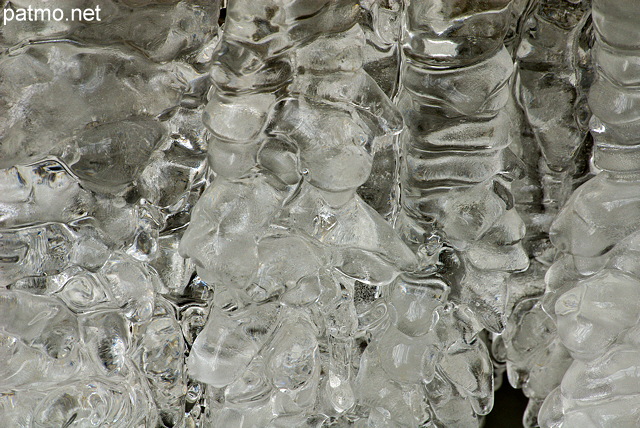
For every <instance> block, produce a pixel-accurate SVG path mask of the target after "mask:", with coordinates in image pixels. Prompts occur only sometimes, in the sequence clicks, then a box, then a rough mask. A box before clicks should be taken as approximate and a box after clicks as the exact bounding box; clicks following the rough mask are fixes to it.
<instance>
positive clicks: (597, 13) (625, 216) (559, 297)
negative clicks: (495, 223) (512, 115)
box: [539, 0, 640, 428]
mask: <svg viewBox="0 0 640 428" xmlns="http://www.w3.org/2000/svg"><path fill="white" fill-rule="evenodd" d="M639 13H640V10H639V9H638V8H637V5H634V4H633V3H632V2H612V1H603V0H595V1H594V2H593V12H592V15H593V23H594V29H595V33H596V39H595V44H594V46H593V53H592V54H593V61H594V65H595V71H596V78H595V81H594V83H593V84H592V86H591V90H590V92H589V105H590V107H591V110H592V112H593V117H592V119H591V122H590V127H591V133H592V136H593V138H594V141H595V148H594V160H593V162H594V165H595V167H596V168H597V169H598V170H599V171H600V172H599V174H598V175H597V176H596V177H594V178H592V179H591V180H589V181H588V182H586V183H585V184H584V185H582V186H581V187H580V188H578V189H577V190H576V191H575V192H574V193H573V195H572V196H571V198H570V200H569V201H568V202H567V204H566V206H565V208H564V209H563V210H562V212H561V213H560V214H559V215H558V217H557V219H556V220H555V221H554V223H553V226H552V228H551V241H552V242H553V244H554V245H555V247H556V248H557V249H558V251H559V252H560V256H559V257H558V258H557V260H556V262H555V263H554V264H553V266H551V268H550V269H549V272H548V274H547V278H546V282H547V290H546V293H545V296H544V298H543V300H542V307H543V309H544V310H545V311H546V312H547V313H549V314H551V315H552V316H553V317H554V320H555V324H556V326H557V335H558V338H559V339H560V341H561V342H562V344H563V345H564V346H565V347H566V348H567V349H568V351H569V353H570V355H571V358H572V361H571V363H570V365H569V367H568V369H567V371H566V373H565V374H564V376H563V377H562V381H561V383H560V385H559V386H558V387H557V388H555V389H554V390H553V391H552V392H551V393H550V395H549V396H547V398H546V399H545V401H544V403H543V405H542V408H541V410H540V414H539V423H540V426H542V427H545V428H546V427H548V428H551V427H556V428H559V427H575V426H585V427H587V426H588V427H605V426H606V427H614V426H616V427H632V426H637V425H638V424H639V423H640V405H639V403H640V402H639V399H638V392H639V391H638V388H637V385H638V382H637V381H636V373H637V371H638V370H637V367H638V358H637V353H638V339H637V337H636V336H637V333H636V332H637V329H638V317H639V314H640V308H639V306H638V298H637V297H638V292H637V290H638V288H637V287H638V284H639V282H638V272H637V268H636V265H637V256H636V254H637V253H636V251H638V249H637V241H638V224H640V223H638V184H637V183H638V164H637V156H636V151H637V150H638V148H637V146H638V129H639V128H638V127H639V123H640V122H639V120H638V111H639V110H638V106H637V99H638V94H639V93H640V92H639V91H638V84H639V83H640V80H639V78H638V76H639V73H638V71H639V68H638V67H639V64H640V62H639V58H640V45H639V40H640V27H639V26H638V22H639V21H638V20H639V19H640V14H639Z"/></svg>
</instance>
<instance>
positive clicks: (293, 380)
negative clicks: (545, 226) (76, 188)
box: [181, 0, 442, 427]
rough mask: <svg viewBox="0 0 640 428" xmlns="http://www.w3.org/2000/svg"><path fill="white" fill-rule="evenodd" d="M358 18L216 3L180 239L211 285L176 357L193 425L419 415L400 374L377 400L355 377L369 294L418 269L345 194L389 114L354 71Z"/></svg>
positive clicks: (309, 5) (335, 5)
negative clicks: (191, 201)
mask: <svg viewBox="0 0 640 428" xmlns="http://www.w3.org/2000/svg"><path fill="white" fill-rule="evenodd" d="M360 13H361V9H360V6H359V4H358V3H357V2H356V1H322V2H317V1H294V2H286V1H271V0H269V1H259V2H258V1H255V0H238V1H231V2H229V4H228V9H227V21H226V23H225V28H224V35H223V38H222V43H221V45H220V46H219V48H218V49H217V51H216V53H215V62H216V65H215V67H214V69H213V71H212V79H213V81H214V88H213V89H212V91H211V92H210V94H209V103H208V106H207V109H206V112H205V115H204V121H205V124H206V125H207V127H208V128H209V130H210V133H211V141H212V142H211V145H210V148H209V162H210V165H211V166H212V168H213V170H214V172H215V174H216V177H215V179H214V181H213V183H212V185H211V186H210V187H209V188H208V190H207V191H206V192H205V193H204V194H203V196H202V198H201V199H200V201H199V202H198V204H197V206H196V207H195V209H194V213H193V216H192V221H191V224H190V226H189V228H188V230H187V232H186V233H185V236H184V239H183V241H182V243H181V249H182V252H183V253H184V254H185V255H188V256H189V257H191V258H192V259H193V260H194V262H195V263H196V265H197V270H198V273H199V276H200V277H201V278H202V280H204V281H205V282H206V283H207V284H209V285H210V286H211V287H213V288H214V290H215V293H214V298H213V303H212V308H211V310H210V313H209V314H208V319H207V321H206V325H205V326H204V329H203V330H202V331H201V332H200V333H199V334H198V335H197V338H196V339H195V341H194V343H193V347H192V348H191V350H190V354H189V357H188V364H187V365H188V372H189V376H191V377H192V378H194V379H195V380H197V381H199V382H201V383H202V384H203V385H204V388H205V396H206V400H207V401H206V402H207V405H208V407H207V412H206V415H205V416H206V418H205V422H206V423H207V424H210V425H211V424H212V425H214V426H225V427H251V426H318V425H319V424H322V423H326V424H328V425H330V424H332V423H335V424H347V423H354V422H357V423H358V424H363V423H367V420H368V419H369V418H370V417H373V418H374V420H377V419H379V417H382V418H383V420H385V421H387V422H389V423H391V422H392V421H397V420H398V418H399V420H401V421H406V420H409V421H411V422H410V425H418V424H419V423H421V422H422V421H424V420H425V419H427V420H428V419H429V418H428V410H427V407H428V406H427V404H426V403H425V402H424V399H422V400H417V401H416V400H414V401H411V400H408V399H407V398H406V396H405V394H404V393H403V389H402V387H401V384H400V383H399V381H392V382H387V383H388V384H389V385H393V391H392V392H393V393H392V395H391V396H387V397H386V399H385V397H384V396H383V397H377V398H375V399H377V400H379V401H382V404H381V405H379V406H377V405H376V406H374V404H377V402H374V401H373V399H372V400H369V396H368V395H367V394H370V393H374V394H377V393H378V392H379V391H376V390H375V389H365V388H361V387H356V386H357V384H358V382H359V379H358V373H359V370H360V366H361V365H362V364H363V363H361V357H362V352H363V349H366V348H367V347H368V345H369V343H370V342H371V340H372V339H371V337H372V336H374V335H375V333H376V332H379V331H380V329H382V328H384V327H386V326H387V325H388V324H389V318H390V314H389V310H388V308H387V306H386V304H385V302H384V301H382V300H381V299H380V298H381V296H382V295H383V294H386V293H388V289H389V287H390V285H391V284H392V283H395V281H397V278H399V277H400V276H401V274H402V273H403V272H410V271H413V270H415V269H416V268H417V259H416V257H415V256H414V254H413V253H412V252H411V250H410V249H409V248H408V247H407V246H406V245H405V244H404V243H403V242H402V240H401V239H400V237H399V236H398V235H397V234H396V232H395V231H394V230H393V228H392V227H391V225H390V224H389V223H387V222H386V221H385V220H384V219H383V218H382V217H381V216H380V215H379V214H378V213H377V212H376V211H375V210H374V209H372V208H371V207H370V206H368V205H367V204H366V203H365V202H364V201H363V200H362V199H361V198H360V197H359V196H358V195H357V194H356V190H357V189H358V187H359V186H361V185H362V184H363V183H364V182H365V181H366V180H367V178H368V177H369V174H370V172H371V167H372V158H373V152H374V150H375V149H376V147H377V145H378V141H379V139H381V138H383V137H385V136H388V135H393V134H397V133H398V132H399V131H400V129H401V125H402V119H401V117H400V114H399V113H398V111H397V110H396V108H395V106H394V105H393V104H392V103H391V102H390V100H389V99H388V97H387V96H386V95H385V94H384V92H383V91H382V90H381V89H380V88H379V87H378V85H377V84H376V83H375V81H374V80H373V79H372V78H371V77H370V76H369V75H368V74H367V73H366V72H364V71H363V69H362V68H363V62H364V61H363V49H364V45H365V35H364V32H363V31H362V29H361V27H360V26H359V25H357V21H358V19H359V15H360ZM441 295H442V293H436V295H435V296H434V297H431V296H425V299H426V300H428V301H433V302H436V301H437V298H439V297H441ZM434 306H435V305H434ZM426 316H427V318H428V322H430V321H431V319H432V313H431V312H430V313H428V314H427V315H426ZM419 345H420V343H417V345H416V347H415V349H416V350H418V348H420V346H419ZM383 349H384V353H386V348H383ZM422 353H424V349H421V350H420V352H419V353H418V355H421V354H422ZM362 358H364V357H362ZM376 358H378V357H377V354H376ZM410 369H411V370H412V371H410V372H409V375H405V377H404V378H402V379H401V380H402V381H404V382H406V378H407V376H408V377H409V378H411V382H412V385H411V388H414V389H416V390H417V391H419V392H420V394H422V398H424V390H423V389H421V388H422V386H421V385H422V384H421V379H420V376H419V373H420V367H419V366H416V367H413V366H412V367H410ZM375 373H376V375H382V374H383V373H382V372H381V371H376V372H375ZM412 375H415V376H412ZM385 376H386V375H385ZM414 384H415V385H414ZM415 398H420V396H418V395H415ZM392 404H393V405H394V406H395V405H396V404H397V406H395V407H390V409H391V410H392V411H393V412H392V413H391V414H389V412H387V413H386V414H382V416H379V415H378V414H377V413H376V414H375V415H374V416H371V414H372V413H375V411H374V409H375V408H376V407H378V408H383V407H384V406H387V407H389V406H391V405H392ZM407 409H409V410H411V412H410V413H407V411H406V410H407ZM425 415H427V416H425ZM384 418H386V419H384ZM407 418H408V419H407Z"/></svg>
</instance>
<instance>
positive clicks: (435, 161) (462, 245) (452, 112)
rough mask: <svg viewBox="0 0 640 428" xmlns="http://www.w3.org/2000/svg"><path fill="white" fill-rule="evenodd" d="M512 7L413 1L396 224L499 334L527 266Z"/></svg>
mask: <svg viewBox="0 0 640 428" xmlns="http://www.w3.org/2000/svg"><path fill="white" fill-rule="evenodd" d="M510 6H511V2H510V1H506V0H505V1H497V2H491V3H487V4H484V3H482V4H476V3H469V2H446V3H444V2H443V3H440V2H432V1H412V2H411V3H410V4H409V5H408V7H407V10H406V12H405V24H404V25H405V31H404V34H403V39H402V47H403V55H404V56H403V64H402V71H401V92H400V94H399V96H398V106H399V108H400V110H401V111H402V112H403V116H404V119H405V122H406V130H405V132H404V133H403V134H402V135H401V137H400V140H401V150H402V157H403V158H402V162H403V163H402V165H401V180H400V182H401V186H402V193H401V200H402V212H401V214H400V217H399V219H398V227H399V229H400V230H401V232H402V234H403V236H405V237H406V239H407V241H408V242H409V243H411V245H412V246H413V247H414V248H416V249H417V251H419V252H420V253H422V254H423V256H424V258H425V260H431V261H434V260H435V261H436V262H437V263H438V265H439V266H440V268H441V269H440V274H441V275H442V276H443V278H445V280H446V281H447V282H448V283H449V284H450V285H451V299H452V300H453V301H454V302H458V303H460V304H462V305H464V306H466V307H468V308H469V309H470V310H471V311H472V312H473V313H474V315H475V317H476V318H477V319H478V320H479V321H480V323H481V324H482V325H483V326H484V327H485V328H487V329H489V330H490V331H493V332H500V331H502V329H503V328H504V323H505V319H504V317H505V309H506V303H507V288H506V284H507V279H508V277H509V275H510V274H511V273H512V272H517V271H521V270H524V269H526V268H527V266H528V264H529V259H528V256H527V254H526V253H525V252H524V250H523V248H522V245H521V244H520V241H521V239H522V238H523V236H524V223H523V222H522V220H521V218H520V217H519V215H518V213H517V212H516V210H515V209H514V199H513V196H512V194H511V191H510V182H511V181H512V180H513V166H514V162H513V161H514V156H513V153H512V152H511V151H510V150H509V145H510V143H511V141H512V135H513V131H514V130H513V127H514V123H515V122H514V120H513V118H512V113H513V111H512V106H513V102H512V99H511V97H512V95H511V91H510V85H509V81H510V79H511V76H512V74H513V61H512V59H511V56H510V55H509V53H508V51H507V50H506V48H505V47H504V45H503V38H504V37H505V34H506V32H507V30H508V29H509V28H510V25H511V17H512V14H511V10H510Z"/></svg>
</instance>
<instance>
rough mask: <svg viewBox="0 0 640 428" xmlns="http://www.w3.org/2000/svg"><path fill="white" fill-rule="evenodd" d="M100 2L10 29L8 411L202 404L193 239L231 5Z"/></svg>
mask: <svg viewBox="0 0 640 428" xmlns="http://www.w3.org/2000/svg"><path fill="white" fill-rule="evenodd" d="M23 3H24V4H23ZM85 3H87V2H82V1H51V2H48V3H47V6H50V7H52V8H55V7H57V8H61V9H63V10H67V11H68V10H69V9H71V8H74V7H79V6H86V4H85ZM100 4H101V5H102V6H103V10H104V11H105V12H106V13H105V15H104V17H105V19H104V20H103V21H101V22H92V23H88V22H87V23H79V22H73V23H72V22H69V23H67V22H48V23H43V22H17V21H16V22H9V23H7V25H5V26H3V28H2V30H1V33H0V34H1V36H0V44H1V46H2V56H1V57H0V97H1V98H2V102H1V103H0V116H1V117H2V121H1V122H0V141H1V142H0V167H2V168H4V169H2V170H0V355H1V358H0V359H1V360H2V365H1V367H0V420H1V421H2V422H3V423H4V424H5V425H6V426H11V427H71V426H82V427H89V426H96V427H98V426H100V427H105V426H109V427H122V428H131V427H143V426H144V427H155V426H171V427H173V426H193V424H194V423H195V421H196V419H197V415H194V414H189V413H188V412H187V411H186V410H187V409H186V406H187V392H188V391H187V388H188V385H187V377H186V372H185V370H184V364H183V361H184V352H185V339H184V337H183V333H182V328H181V325H180V323H179V322H178V308H179V306H177V305H176V304H175V299H173V300H174V302H173V303H171V300H172V295H174V294H178V295H185V294H188V293H187V292H185V288H187V289H190V287H189V286H188V282H189V279H190V277H191V272H190V269H191V268H190V264H189V262H185V260H184V259H182V258H180V257H179V255H178V252H177V242H178V240H179V239H180V235H181V229H183V227H184V225H185V224H186V222H187V221H188V216H189V211H190V206H191V205H192V204H193V203H194V202H195V199H197V197H198V194H199V193H200V189H201V188H202V186H203V184H204V182H205V181H206V177H205V170H206V164H205V151H204V148H205V147H206V141H205V134H204V127H203V126H201V124H200V115H201V107H200V106H201V104H202V101H201V100H202V97H203V93H202V92H203V91H204V90H205V89H206V79H205V77H206V76H205V75H204V74H201V73H199V72H198V70H200V69H201V68H203V67H206V62H207V47H208V46H209V45H210V44H211V43H214V42H215V40H216V38H217V20H218V14H219V5H218V3H217V2H216V1H206V2H198V1H167V2H161V3H157V2H148V1H126V2H115V1H106V2H101V3H100ZM12 5H13V7H22V6H24V7H27V6H28V4H27V2H22V1H16V2H12ZM5 7H9V6H5ZM196 294H197V293H196ZM180 309H182V308H180Z"/></svg>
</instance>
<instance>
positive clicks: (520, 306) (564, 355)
mask: <svg viewBox="0 0 640 428" xmlns="http://www.w3.org/2000/svg"><path fill="white" fill-rule="evenodd" d="M590 34H591V20H590V1H579V2H574V1H565V0H554V1H549V0H545V1H531V2H529V4H528V7H527V8H526V13H525V14H524V15H523V16H522V17H521V21H520V24H519V34H518V37H517V38H516V39H517V41H518V43H517V44H516V45H515V46H514V49H515V57H516V60H517V62H516V64H517V71H516V79H515V82H514V91H515V94H516V99H517V101H518V104H519V106H520V107H521V110H522V124H521V128H522V133H521V141H520V144H519V145H518V146H516V147H517V148H514V151H515V152H516V154H517V155H518V157H519V158H520V159H522V167H523V172H524V174H523V176H522V177H521V178H520V179H519V180H517V181H516V182H515V183H514V188H513V189H514V196H515V200H516V206H517V207H518V211H519V213H520V214H521V216H522V217H523V219H524V221H525V224H526V227H527V235H526V237H525V239H524V240H523V243H524V246H525V248H526V250H527V252H528V253H529V256H530V258H531V264H530V267H529V269H528V270H527V271H526V272H523V273H519V274H516V275H513V276H512V277H511V278H510V282H509V289H510V292H511V295H510V302H509V306H508V313H509V319H508V322H507V327H506V331H505V333H504V334H503V335H502V336H501V337H499V338H495V340H494V344H493V349H494V355H495V356H496V358H498V359H500V360H502V361H504V360H506V361H507V363H506V365H507V373H508V377H509V381H510V383H511V384H512V385H513V386H514V387H517V388H522V389H523V391H524V393H525V395H527V397H529V399H530V402H529V406H528V408H527V410H526V412H525V415H524V418H523V423H524V425H525V426H528V427H529V426H537V415H538V411H539V409H540V406H541V405H542V402H543V400H544V398H545V397H546V396H547V395H548V394H549V393H550V392H551V390H552V389H554V388H555V387H556V386H557V385H558V384H559V382H560V380H561V379H562V374H563V373H564V371H565V370H566V368H567V367H568V365H569V363H570V356H569V354H568V352H567V350H566V349H565V348H564V346H562V344H561V343H560V342H559V340H558V339H557V337H556V334H555V327H554V326H553V322H552V320H551V319H550V318H549V316H548V315H547V314H546V313H545V312H544V311H543V310H542V307H541V304H540V302H539V299H540V297H541V295H542V293H543V292H544V287H545V285H544V275H545V273H546V271H547V269H548V268H549V266H551V264H552V263H553V261H554V258H555V254H556V250H555V249H554V248H553V246H552V245H551V243H550V241H549V228H550V226H551V222H552V221H553V220H554V219H555V217H556V216H557V214H558V212H559V211H560V209H561V208H562V206H563V205H564V204H565V203H566V201H567V199H568V198H569V196H570V195H571V192H572V191H573V190H574V189H575V188H576V187H577V186H578V185H579V184H580V183H582V182H584V180H585V177H588V176H589V175H588V173H589V161H588V158H587V155H588V154H589V150H590V145H591V141H590V138H589V134H588V119H589V117H590V113H589V109H588V106H587V101H586V99H587V97H586V93H587V90H588V87H589V85H590V81H591V78H592V71H591V68H590V65H591V64H590V58H589V53H590V51H589V49H590V44H591V37H590ZM514 113H516V112H514Z"/></svg>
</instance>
